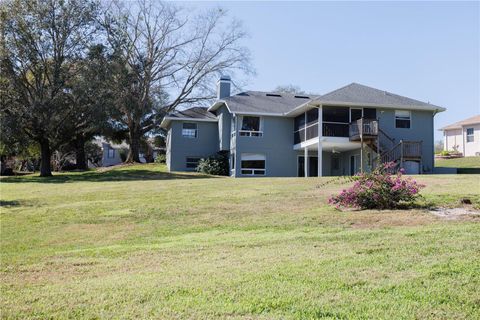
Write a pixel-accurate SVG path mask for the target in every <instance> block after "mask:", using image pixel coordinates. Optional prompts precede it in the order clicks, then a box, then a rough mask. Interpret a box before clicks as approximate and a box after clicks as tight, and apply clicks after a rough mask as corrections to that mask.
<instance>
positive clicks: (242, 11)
mask: <svg viewBox="0 0 480 320" xmlns="http://www.w3.org/2000/svg"><path fill="white" fill-rule="evenodd" d="M182 6H184V7H187V8H188V7H198V8H209V7H216V6H220V7H222V8H224V9H226V10H228V12H229V15H230V16H231V17H235V18H236V19H239V20H240V21H242V22H243V26H244V28H245V29H246V31H247V32H248V34H249V37H248V39H246V40H245V45H246V46H247V47H248V48H249V49H250V51H251V54H252V63H253V67H254V68H255V71H256V75H255V76H253V77H251V78H250V79H249V82H248V84H247V86H246V88H245V89H249V90H259V91H270V90H273V89H274V88H275V87H276V86H278V85H287V84H292V85H296V86H299V87H300V88H301V89H302V90H304V91H307V92H315V93H320V94H324V93H327V92H329V91H332V90H335V89H337V88H339V87H342V86H345V85H347V84H349V83H352V82H357V83H361V84H364V85H368V86H371V87H374V88H377V89H381V90H386V91H390V92H393V93H396V94H400V95H404V96H407V97H410V98H413V99H417V100H421V101H425V102H430V103H432V104H435V105H439V106H442V107H445V108H447V111H446V112H442V113H440V114H437V115H436V116H435V140H439V139H441V138H442V133H441V132H440V131H438V130H437V129H439V128H441V127H443V126H445V125H448V124H451V123H453V122H456V121H459V120H463V119H465V118H467V117H471V116H473V115H475V114H480V2H458V1H457V2H358V1H357V2H283V1H282V2H280V1H268V2H240V1H224V2H186V3H183V5H182ZM232 80H233V81H235V79H232Z"/></svg>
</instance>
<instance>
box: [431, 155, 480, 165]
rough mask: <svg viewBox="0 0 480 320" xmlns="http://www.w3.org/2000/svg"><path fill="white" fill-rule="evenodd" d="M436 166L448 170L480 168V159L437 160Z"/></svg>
mask: <svg viewBox="0 0 480 320" xmlns="http://www.w3.org/2000/svg"><path fill="white" fill-rule="evenodd" d="M435 166H436V167H447V168H480V157H464V158H454V159H435Z"/></svg>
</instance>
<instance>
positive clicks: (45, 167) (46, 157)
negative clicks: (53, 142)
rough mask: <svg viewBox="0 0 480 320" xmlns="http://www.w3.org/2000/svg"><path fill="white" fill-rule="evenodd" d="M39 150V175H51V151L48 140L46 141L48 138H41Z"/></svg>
mask: <svg viewBox="0 0 480 320" xmlns="http://www.w3.org/2000/svg"><path fill="white" fill-rule="evenodd" d="M40 150H41V155H42V160H41V163H40V177H51V176H52V168H51V166H50V160H51V156H52V153H51V151H50V141H48V139H42V140H41V141H40Z"/></svg>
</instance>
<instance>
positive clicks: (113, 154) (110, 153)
mask: <svg viewBox="0 0 480 320" xmlns="http://www.w3.org/2000/svg"><path fill="white" fill-rule="evenodd" d="M107 158H109V159H113V158H115V149H112V148H110V147H108V155H107Z"/></svg>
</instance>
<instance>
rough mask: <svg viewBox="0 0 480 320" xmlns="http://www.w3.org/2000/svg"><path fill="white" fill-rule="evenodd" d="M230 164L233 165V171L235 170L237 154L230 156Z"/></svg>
mask: <svg viewBox="0 0 480 320" xmlns="http://www.w3.org/2000/svg"><path fill="white" fill-rule="evenodd" d="M230 163H231V164H232V170H235V153H232V154H231V155H230Z"/></svg>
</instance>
